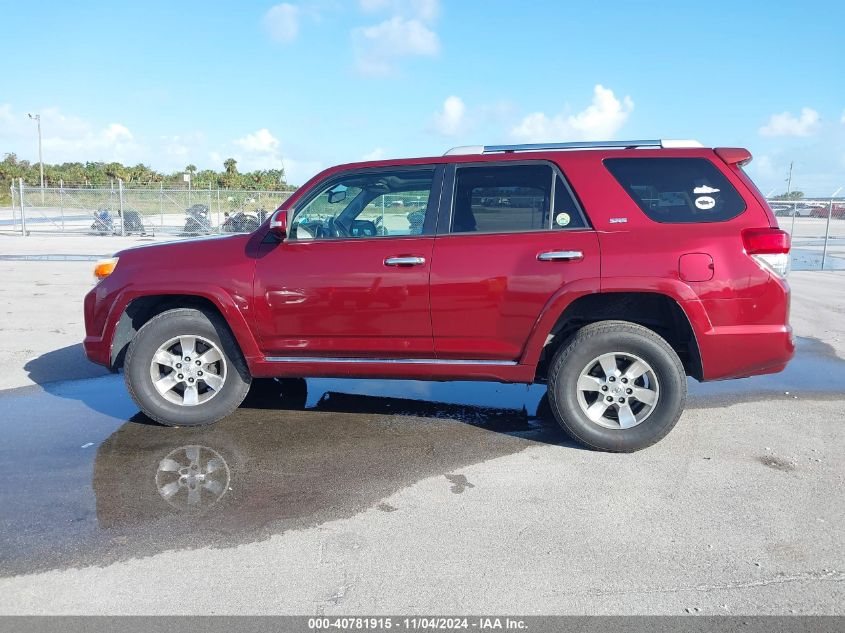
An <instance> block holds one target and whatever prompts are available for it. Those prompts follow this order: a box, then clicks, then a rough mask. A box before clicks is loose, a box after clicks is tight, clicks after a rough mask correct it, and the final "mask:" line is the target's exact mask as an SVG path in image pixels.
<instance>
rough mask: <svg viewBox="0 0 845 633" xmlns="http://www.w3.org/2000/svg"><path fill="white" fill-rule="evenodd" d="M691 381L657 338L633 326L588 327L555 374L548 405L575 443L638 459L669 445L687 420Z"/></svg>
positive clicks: (562, 353)
mask: <svg viewBox="0 0 845 633" xmlns="http://www.w3.org/2000/svg"><path fill="white" fill-rule="evenodd" d="M686 393H687V383H686V373H685V371H684V367H683V365H682V364H681V361H680V359H679V358H678V355H677V354H676V353H675V350H673V349H672V347H671V346H670V345H669V344H668V343H667V342H666V341H665V340H664V339H663V338H661V337H660V336H659V335H658V334H656V333H655V332H653V331H652V330H649V329H648V328H645V327H642V326H640V325H636V324H634V323H629V322H627V321H601V322H598V323H592V324H590V325H587V326H584V327H583V328H581V329H580V330H578V332H576V333H575V335H574V336H573V337H572V339H570V340H569V341H568V342H567V343H565V344H564V345H563V346H561V349H559V350H558V352H557V354H556V355H555V358H554V360H553V361H552V366H551V369H550V371H549V403H550V404H551V408H552V412H553V413H554V415H555V418H556V419H557V421H558V422H559V423H560V425H561V426H562V427H563V428H564V430H566V431H567V432H568V433H569V434H570V435H571V436H572V437H573V438H574V439H576V440H578V441H579V442H581V443H583V444H585V445H587V446H589V447H591V448H596V449H600V450H605V451H614V452H632V451H637V450H640V449H642V448H646V447H647V446H651V445H652V444H654V443H655V442H657V441H658V440H660V439H661V438H663V437H664V436H665V435H666V434H667V433H668V432H669V431H670V430H672V427H674V426H675V423H676V422H677V421H678V418H679V417H680V416H681V413H682V412H683V408H684V403H685V402H686Z"/></svg>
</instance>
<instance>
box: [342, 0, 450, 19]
mask: <svg viewBox="0 0 845 633" xmlns="http://www.w3.org/2000/svg"><path fill="white" fill-rule="evenodd" d="M358 4H359V5H360V7H361V10H362V11H364V12H367V13H374V12H377V11H388V10H389V11H392V12H393V13H396V14H398V15H404V16H406V17H407V16H410V17H416V18H419V19H420V20H423V21H425V22H431V21H432V20H435V19H436V18H437V16H438V15H440V0H360V1H359V3H358Z"/></svg>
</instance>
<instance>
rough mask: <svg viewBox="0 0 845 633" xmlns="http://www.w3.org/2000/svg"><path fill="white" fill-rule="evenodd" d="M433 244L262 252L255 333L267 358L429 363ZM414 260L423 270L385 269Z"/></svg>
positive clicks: (372, 243)
mask: <svg viewBox="0 0 845 633" xmlns="http://www.w3.org/2000/svg"><path fill="white" fill-rule="evenodd" d="M433 246H434V238H433V237H396V238H393V237H383V238H378V239H371V240H366V242H362V240H356V239H347V240H340V239H338V240H307V241H299V242H297V241H288V242H284V243H282V244H263V245H262V246H261V250H260V255H259V257H258V259H257V263H256V268H255V286H254V288H255V320H254V327H255V331H256V333H257V335H258V338H259V339H260V340H261V343H262V347H263V349H264V351H265V353H266V354H267V355H268V356H333V357H347V356H350V357H355V356H360V357H367V356H373V357H377V358H433V357H434V341H433V338H432V333H431V315H430V313H429V290H428V278H429V271H430V266H431V253H432V249H433ZM404 256H416V257H422V258H424V259H425V264H424V265H422V266H409V267H402V266H386V265H385V264H384V260H385V259H387V258H388V257H404Z"/></svg>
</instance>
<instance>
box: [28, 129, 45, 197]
mask: <svg viewBox="0 0 845 633" xmlns="http://www.w3.org/2000/svg"><path fill="white" fill-rule="evenodd" d="M26 116H28V117H29V118H30V119H32V120H33V121H35V122H36V123H37V124H38V168H39V170H40V171H41V204H44V161H43V160H42V158H41V115H40V114H27V115H26Z"/></svg>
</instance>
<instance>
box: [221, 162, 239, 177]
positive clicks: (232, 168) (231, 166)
mask: <svg viewBox="0 0 845 633" xmlns="http://www.w3.org/2000/svg"><path fill="white" fill-rule="evenodd" d="M223 167H225V168H226V173H227V174H229V175H230V176H234V175H235V174H237V173H238V161H236V160H235V159H234V158H227V159H226V160H224V161H223Z"/></svg>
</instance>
